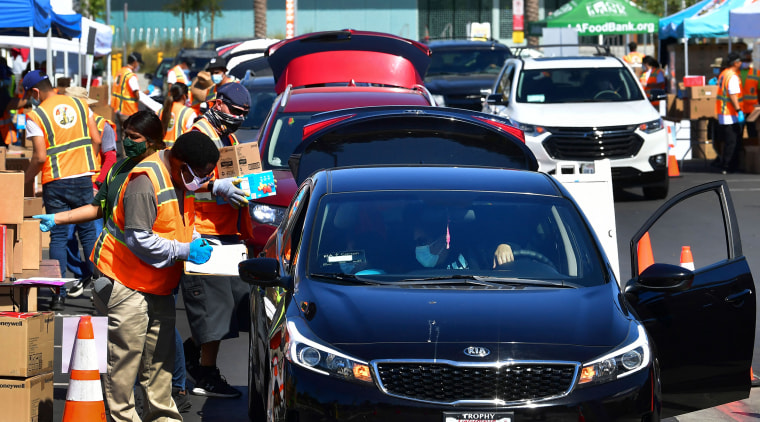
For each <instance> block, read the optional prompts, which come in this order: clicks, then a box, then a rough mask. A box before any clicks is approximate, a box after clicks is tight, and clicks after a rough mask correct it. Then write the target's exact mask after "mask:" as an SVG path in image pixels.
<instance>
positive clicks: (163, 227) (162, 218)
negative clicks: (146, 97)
mask: <svg viewBox="0 0 760 422" xmlns="http://www.w3.org/2000/svg"><path fill="white" fill-rule="evenodd" d="M141 174H145V175H147V176H148V177H149V178H150V181H151V183H152V184H153V192H154V195H155V200H156V221H154V222H153V227H152V230H153V233H155V234H157V235H159V236H160V237H163V238H164V239H170V240H177V241H179V242H182V243H188V242H191V241H192V239H193V221H194V209H193V193H192V192H187V193H186V194H185V197H184V200H183V205H184V208H183V213H182V214H181V213H180V209H179V202H178V198H177V195H176V193H175V191H174V185H173V184H172V181H171V175H170V173H169V170H168V169H167V168H166V166H164V164H163V162H162V161H161V158H160V154H159V153H158V152H156V153H154V154H151V155H150V156H149V157H147V158H145V159H144V160H143V161H141V162H140V163H138V164H137V165H135V167H134V168H133V169H132V171H130V173H129V175H128V176H127V180H128V181H127V182H126V183H125V184H124V185H122V187H121V190H120V192H119V199H118V201H117V203H116V206H115V207H114V209H113V212H112V213H111V216H110V217H109V218H108V219H107V220H106V222H105V225H104V227H103V231H102V232H101V233H100V236H98V241H97V242H96V243H95V247H94V248H93V250H92V254H91V255H90V259H91V260H92V262H94V263H95V266H96V267H97V268H98V270H100V271H101V272H102V273H103V274H105V275H107V276H108V277H111V278H113V279H115V280H119V282H121V284H123V285H125V286H127V287H129V288H130V289H132V290H137V291H141V292H145V293H150V294H155V295H170V294H172V290H174V289H175V288H176V287H177V285H179V279H180V276H181V275H182V268H183V263H182V262H181V261H178V262H175V263H174V264H173V265H171V266H168V267H164V268H156V267H154V266H152V265H149V264H147V263H145V262H144V261H143V260H142V259H140V258H139V257H138V256H137V255H135V254H134V253H133V252H132V251H130V250H129V248H128V247H127V244H126V239H125V237H124V224H125V221H124V218H125V216H124V192H126V188H125V186H126V185H127V184H128V183H129V180H132V179H134V178H135V177H137V176H138V175H141Z"/></svg>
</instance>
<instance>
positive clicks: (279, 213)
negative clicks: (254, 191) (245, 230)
mask: <svg viewBox="0 0 760 422" xmlns="http://www.w3.org/2000/svg"><path fill="white" fill-rule="evenodd" d="M284 217H285V208H282V207H273V206H271V205H267V204H256V205H254V206H252V207H251V218H253V219H254V220H255V221H256V222H257V223H261V224H270V225H272V226H279V225H280V222H281V221H282V219H283V218H284Z"/></svg>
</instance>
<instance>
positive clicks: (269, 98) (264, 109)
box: [235, 73, 277, 143]
mask: <svg viewBox="0 0 760 422" xmlns="http://www.w3.org/2000/svg"><path fill="white" fill-rule="evenodd" d="M240 83H241V84H242V85H243V86H244V87H245V88H246V89H247V90H248V93H249V94H250V95H251V108H250V110H249V111H248V115H247V116H246V118H245V121H243V123H242V124H241V125H240V127H239V128H238V130H237V131H235V136H236V137H237V138H238V141H239V142H241V143H246V142H253V141H255V140H256V138H258V135H259V129H261V126H262V125H263V124H264V120H265V119H266V117H267V114H268V113H269V110H270V109H271V108H272V103H274V99H275V97H277V93H275V92H274V77H272V76H251V75H250V73H249V74H247V75H246V76H245V77H243V79H241V80H240Z"/></svg>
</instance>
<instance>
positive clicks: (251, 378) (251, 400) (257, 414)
mask: <svg viewBox="0 0 760 422" xmlns="http://www.w3.org/2000/svg"><path fill="white" fill-rule="evenodd" d="M254 295H257V293H256V292H251V300H256V301H257V303H256V308H254V309H251V311H252V312H251V318H250V319H251V322H250V324H251V326H250V331H249V332H248V420H250V421H251V422H253V421H256V422H259V421H263V420H264V418H265V416H266V409H264V401H263V400H262V398H261V392H260V391H259V390H258V388H256V378H255V376H256V375H255V372H256V371H257V369H258V368H257V367H256V365H254V363H255V362H256V338H257V336H258V330H257V329H256V327H255V323H254V318H253V312H256V311H258V309H259V305H261V303H258V296H254Z"/></svg>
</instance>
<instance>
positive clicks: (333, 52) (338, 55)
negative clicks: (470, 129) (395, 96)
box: [265, 29, 431, 94]
mask: <svg viewBox="0 0 760 422" xmlns="http://www.w3.org/2000/svg"><path fill="white" fill-rule="evenodd" d="M430 54H431V53H430V49H429V48H428V47H427V46H426V45H424V44H422V43H419V42H417V41H412V40H408V39H405V38H401V37H397V36H395V35H391V34H384V33H380V32H369V31H355V30H352V29H346V30H342V31H326V32H315V33H311V34H305V35H302V36H300V37H295V38H291V39H287V40H283V41H280V42H278V43H277V44H274V45H272V46H269V48H267V50H266V52H265V55H266V56H267V60H268V61H269V66H270V67H271V68H272V73H273V74H274V79H275V83H276V85H275V91H276V92H277V94H280V93H282V92H283V91H284V90H285V88H286V87H287V86H288V85H292V86H293V87H296V88H297V87H304V86H314V85H325V84H349V83H363V84H376V85H386V86H395V87H402V88H408V89H411V88H414V87H415V86H418V85H419V86H421V85H422V84H423V77H424V75H425V72H427V68H428V66H429V65H430Z"/></svg>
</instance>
